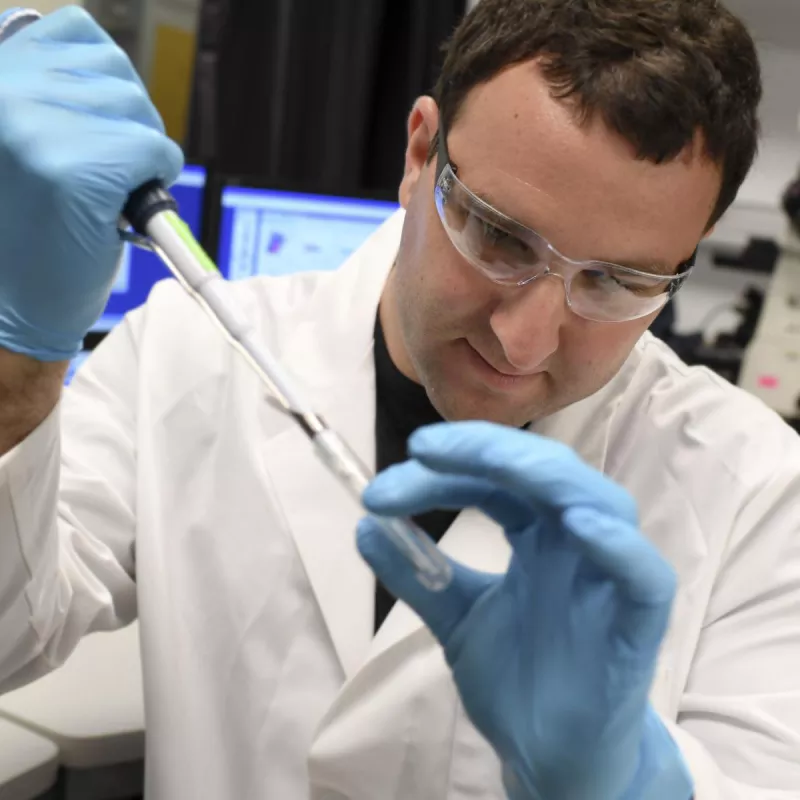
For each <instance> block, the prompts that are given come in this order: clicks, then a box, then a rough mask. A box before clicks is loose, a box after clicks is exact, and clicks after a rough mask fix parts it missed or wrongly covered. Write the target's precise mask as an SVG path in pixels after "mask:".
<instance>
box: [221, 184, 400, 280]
mask: <svg viewBox="0 0 800 800" xmlns="http://www.w3.org/2000/svg"><path fill="white" fill-rule="evenodd" d="M397 208H398V205H397V203H388V202H382V201H378V200H359V199H354V198H346V197H332V196H327V195H308V194H294V193H291V192H277V191H270V190H263V189H245V188H238V187H236V188H234V187H230V186H229V187H227V188H226V189H224V190H223V193H222V227H221V230H220V239H219V242H220V245H219V252H218V254H217V265H218V266H219V268H220V271H221V272H222V273H223V274H224V275H225V276H226V277H227V278H229V279H230V280H238V279H241V278H249V277H252V276H255V275H286V274H288V273H293V272H301V271H309V270H333V269H336V268H337V267H339V266H340V265H341V264H342V263H343V262H344V261H346V260H347V258H348V257H349V256H350V255H351V254H352V253H353V252H354V251H355V250H357V249H358V248H359V247H360V246H361V245H362V244H363V243H364V241H366V239H368V238H369V236H370V235H371V234H372V233H373V232H374V231H375V230H376V229H377V228H379V227H380V225H381V224H382V223H383V222H385V221H386V219H387V218H388V217H390V216H391V215H392V214H393V213H394V212H395V211H396V210H397Z"/></svg>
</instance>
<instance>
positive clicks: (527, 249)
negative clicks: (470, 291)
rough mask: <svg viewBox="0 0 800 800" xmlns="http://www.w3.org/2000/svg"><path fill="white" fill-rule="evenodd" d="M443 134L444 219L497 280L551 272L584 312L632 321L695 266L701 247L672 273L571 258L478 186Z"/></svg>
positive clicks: (439, 200)
mask: <svg viewBox="0 0 800 800" xmlns="http://www.w3.org/2000/svg"><path fill="white" fill-rule="evenodd" d="M438 139H439V144H438V165H437V171H438V176H437V182H436V190H435V199H436V208H437V209H438V211H439V217H440V218H441V220H442V225H443V226H444V229H445V231H446V232H447V235H448V237H449V238H450V241H451V242H452V243H453V246H454V247H455V248H456V250H457V251H458V252H459V253H460V254H461V255H462V256H463V257H464V258H465V259H466V260H467V261H468V262H469V263H470V264H471V265H472V266H473V267H475V268H476V269H477V270H479V271H480V272H481V273H482V274H483V275H485V276H486V277H487V278H489V279H490V280H492V281H494V282H495V283H498V284H503V285H508V286H525V285H526V284H529V283H531V282H532V281H535V280H536V279H537V278H541V277H542V276H545V275H551V276H554V277H557V278H560V279H561V280H562V281H563V282H564V286H565V289H566V298H567V304H568V306H569V308H570V309H571V310H572V311H573V312H574V313H575V314H577V315H578V316H580V317H583V318H584V319H588V320H592V321H595V322H626V321H630V320H635V319H640V318H642V317H646V316H648V315H649V314H652V313H654V312H655V311H658V310H659V309H660V308H663V306H664V305H666V303H667V301H668V300H669V299H670V298H672V297H674V296H675V294H676V292H677V291H678V290H679V289H680V288H681V286H683V284H684V283H685V281H686V279H687V278H688V277H689V275H690V274H691V272H692V268H693V267H694V263H695V258H696V255H697V253H696V251H695V254H694V255H693V256H692V257H691V258H690V259H689V260H688V261H686V262H684V263H682V264H680V265H679V266H678V269H677V274H671V275H664V274H656V273H654V272H642V271H639V270H635V269H631V268H629V267H623V266H619V265H617V264H608V263H606V262H604V261H574V260H573V259H571V258H567V257H566V256H564V255H562V254H561V253H559V251H558V250H556V248H555V247H553V245H551V244H550V243H549V242H548V241H547V240H546V239H545V238H544V237H542V236H540V235H539V234H538V233H536V231H534V230H532V229H531V228H528V227H526V226H524V225H522V224H521V223H519V222H516V221H515V220H513V219H511V218H509V217H507V216H506V215H505V214H503V213H501V212H500V211H497V209H495V208H493V207H492V206H490V205H489V204H488V203H486V202H484V201H483V200H481V198H480V197H478V196H477V195H475V194H473V193H472V192H471V191H470V190H469V189H468V188H467V187H466V186H465V185H464V184H463V183H462V182H461V181H460V180H459V178H458V175H457V174H456V173H457V167H456V166H455V165H453V164H452V162H451V161H450V157H449V154H448V151H447V143H446V140H445V135H444V131H442V130H440V131H439V135H438Z"/></svg>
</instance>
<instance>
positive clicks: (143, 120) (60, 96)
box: [35, 72, 165, 134]
mask: <svg viewBox="0 0 800 800" xmlns="http://www.w3.org/2000/svg"><path fill="white" fill-rule="evenodd" d="M49 77H51V78H52V83H51V85H50V86H49V87H48V88H47V89H46V93H42V96H41V97H38V98H35V99H37V100H38V101H39V102H40V103H43V104H44V105H48V106H58V107H61V108H64V109H67V110H72V111H75V112H77V113H79V114H91V115H93V116H99V117H106V118H108V119H116V120H125V121H130V122H136V123H138V124H140V125H145V126H146V127H148V128H152V129H153V130H155V131H158V132H159V133H161V134H163V133H164V132H165V129H164V123H163V121H162V119H161V115H160V114H159V113H158V111H157V110H156V108H155V106H154V105H153V103H152V102H151V101H150V98H149V97H148V96H147V94H146V93H145V92H144V90H143V89H141V88H140V87H139V85H138V84H136V83H133V82H131V81H129V80H123V79H120V78H112V77H106V76H102V75H98V76H97V77H96V78H93V79H91V78H86V77H78V76H76V75H75V74H67V73H64V72H61V73H55V74H54V73H49Z"/></svg>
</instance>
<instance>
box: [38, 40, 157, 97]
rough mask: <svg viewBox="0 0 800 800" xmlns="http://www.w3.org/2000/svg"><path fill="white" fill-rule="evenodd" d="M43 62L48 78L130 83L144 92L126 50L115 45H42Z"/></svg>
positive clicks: (142, 84)
mask: <svg viewBox="0 0 800 800" xmlns="http://www.w3.org/2000/svg"><path fill="white" fill-rule="evenodd" d="M43 50H44V52H42V53H41V62H42V67H43V71H44V73H45V75H46V76H49V75H55V77H56V78H58V77H59V76H61V75H66V76H73V77H74V78H86V79H90V80H98V79H100V78H103V77H109V78H119V79H120V80H124V81H130V82H131V83H133V84H135V85H136V86H138V87H139V88H140V89H141V90H142V91H146V89H145V86H144V83H143V82H142V79H141V77H140V75H139V73H138V72H137V71H136V68H135V67H134V66H133V63H132V62H131V60H130V58H129V57H128V55H127V53H125V51H124V50H122V49H120V48H119V47H118V46H117V45H116V44H114V43H113V42H111V43H108V44H106V43H103V44H72V45H69V46H68V47H64V46H62V45H56V46H53V47H46V46H43Z"/></svg>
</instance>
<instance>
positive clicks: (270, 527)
mask: <svg viewBox="0 0 800 800" xmlns="http://www.w3.org/2000/svg"><path fill="white" fill-rule="evenodd" d="M401 226H402V214H399V215H398V216H397V217H395V218H393V219H392V220H390V221H389V223H387V224H386V225H385V226H384V227H383V228H382V229H381V230H380V231H379V232H378V233H377V234H376V235H375V236H374V237H373V238H372V239H371V240H370V241H369V242H368V243H367V244H366V245H365V246H364V247H363V248H362V249H361V251H359V252H358V253H357V254H356V255H355V256H354V257H353V258H352V259H351V260H350V262H349V263H348V264H347V265H345V266H344V267H343V268H342V269H341V270H340V271H338V272H337V273H332V274H324V275H312V274H304V275H297V276H293V277H289V278H280V279H258V280H255V281H251V282H247V283H243V284H240V285H238V286H237V292H238V294H239V297H240V299H241V301H242V303H243V304H244V305H245V306H246V308H247V310H248V312H249V313H250V314H251V315H252V318H253V320H255V321H256V324H257V325H258V326H259V330H260V333H261V335H262V336H263V337H264V340H265V341H266V342H268V343H269V345H270V347H271V348H272V349H273V351H274V352H275V353H276V354H277V356H278V357H279V358H280V359H281V360H282V361H283V363H284V364H285V365H286V366H287V367H288V368H289V369H290V370H291V372H292V373H293V375H294V377H295V379H296V380H297V381H298V383H299V384H300V385H302V387H303V390H304V391H305V392H306V394H307V395H308V397H309V398H310V399H311V401H312V403H313V404H314V406H315V407H316V408H317V409H318V410H319V411H320V412H321V413H322V414H323V415H324V416H325V417H326V418H327V419H328V421H329V422H330V423H331V424H332V425H333V426H334V427H335V428H337V429H338V430H340V431H341V432H342V433H343V434H344V436H345V437H346V438H347V439H348V440H349V441H350V442H352V443H353V445H354V446H355V448H356V449H357V450H358V451H359V453H360V454H361V456H362V457H363V458H364V459H365V460H366V461H367V463H370V462H373V463H374V457H375V442H374V418H375V408H374V405H375V398H374V380H375V378H374V369H373V361H372V331H373V323H374V319H375V313H376V309H377V304H378V300H379V296H380V294H381V290H382V287H383V284H384V280H385V277H386V275H387V273H388V271H389V269H390V266H391V264H392V261H393V259H394V256H395V253H396V250H397V245H398V241H399V236H400V229H401ZM536 427H537V430H538V431H539V432H540V433H543V434H546V435H549V436H552V437H555V438H557V439H560V440H562V441H564V442H566V443H568V444H569V445H571V446H572V447H574V448H575V449H576V450H577V451H578V452H579V453H580V454H581V456H582V457H583V458H584V459H585V460H587V461H588V462H589V463H591V464H593V465H595V466H596V467H598V468H600V469H602V470H604V471H605V473H606V474H608V475H610V476H611V477H612V478H614V479H616V480H617V481H620V482H621V483H622V484H623V485H625V486H626V487H627V488H628V489H629V490H630V491H631V492H632V493H633V494H634V495H635V496H636V498H637V499H638V501H639V503H640V505H641V520H642V530H643V531H644V533H645V535H646V536H648V537H649V538H650V539H651V540H652V541H653V542H655V544H656V545H657V546H658V547H659V548H660V549H661V551H662V552H663V553H664V555H665V556H666V557H667V558H668V559H669V560H670V561H671V562H672V564H674V566H675V567H676V569H677V571H678V573H679V576H680V584H681V586H680V594H679V596H678V599H677V602H676V604H675V610H674V616H673V619H672V625H671V628H670V631H669V634H668V636H667V638H666V641H665V643H664V647H663V652H662V654H661V659H660V662H659V667H658V672H657V677H656V680H655V683H654V685H653V691H652V700H653V703H654V704H655V707H656V708H657V710H658V711H659V712H660V714H661V715H662V716H663V718H664V720H665V721H666V722H667V723H668V724H669V725H670V726H671V729H672V730H673V731H674V735H675V736H676V738H677V740H678V742H679V743H680V746H681V748H682V749H683V752H684V753H685V756H686V759H687V761H688V763H689V765H690V767H691V770H692V772H693V774H694V776H695V779H696V783H697V795H696V797H697V800H767V798H770V799H777V798H798V797H800V440H798V438H797V437H796V436H795V435H794V434H793V433H791V432H790V431H789V430H788V428H786V427H785V426H784V425H783V424H782V423H781V422H780V421H779V420H778V419H777V417H775V416H774V415H773V414H772V413H771V412H770V411H768V410H767V409H766V408H765V407H763V406H762V405H761V404H760V403H759V402H758V401H756V400H754V399H751V398H749V397H748V396H746V395H744V394H743V393H741V392H739V391H738V390H737V389H735V388H732V387H731V386H729V385H728V384H726V383H725V382H723V381H721V380H720V379H718V378H717V377H715V376H713V375H711V374H710V373H708V372H706V371H704V370H699V369H689V368H687V367H686V366H684V365H683V364H682V363H681V362H680V361H678V360H677V358H675V356H674V355H673V354H672V353H671V352H670V351H668V350H667V349H666V348H665V347H664V346H663V345H661V344H660V343H659V342H657V341H656V340H654V339H653V338H652V337H650V336H649V335H647V336H645V337H644V338H643V339H642V341H641V342H640V343H639V345H638V346H637V347H636V349H635V351H634V353H633V354H632V356H631V358H630V359H629V361H628V362H627V363H626V365H625V366H624V368H623V369H622V371H621V373H620V374H619V375H618V377H617V378H615V379H614V380H613V381H612V382H611V384H610V385H609V386H607V387H606V388H605V389H603V390H602V391H601V392H600V393H599V394H597V395H596V396H594V397H591V398H589V399H588V400H586V401H584V402H581V403H579V404H577V405H575V406H573V407H571V408H569V409H567V410H566V411H563V412H561V413H559V414H556V415H555V416H553V417H552V418H550V419H547V420H545V421H544V422H542V423H541V424H539V425H537V426H536ZM59 443H60V447H59ZM360 515H361V511H360V510H359V508H358V507H357V505H356V504H355V503H354V502H353V501H351V500H350V499H349V498H348V496H347V495H346V494H345V493H344V492H343V491H342V490H341V489H340V487H339V486H338V484H337V483H336V482H335V481H334V480H333V479H332V478H331V477H330V476H329V475H328V473H327V472H326V471H325V469H324V468H323V467H322V466H321V465H320V464H319V463H318V461H317V460H316V457H315V456H314V454H313V452H312V450H311V448H310V446H309V444H308V442H307V441H306V439H305V438H304V435H303V434H302V433H301V432H300V431H299V430H298V428H297V427H296V426H295V424H294V423H293V422H291V421H290V420H288V419H286V418H285V417H284V416H282V415H281V414H280V413H278V412H277V411H276V410H275V409H273V408H272V407H271V406H270V405H269V403H268V402H266V401H265V393H264V390H263V389H262V387H261V386H260V385H259V383H258V382H257V381H256V380H255V379H254V378H253V377H252V375H251V374H250V372H249V371H248V369H247V368H246V367H245V366H243V365H242V363H240V361H239V359H238V356H237V355H236V354H234V353H233V351H232V350H231V349H230V348H229V347H228V346H227V345H226V344H225V343H223V341H222V340H221V338H220V336H219V335H218V333H217V331H216V330H215V329H214V327H213V326H212V325H211V324H209V322H208V321H207V319H206V318H205V317H204V316H203V314H202V312H201V311H200V309H199V308H198V307H197V306H195V305H194V304H193V303H192V302H191V301H190V300H188V299H187V298H186V297H185V296H184V294H183V293H182V291H181V290H180V289H179V288H178V287H177V286H176V285H174V284H171V283H165V284H162V285H160V286H159V287H158V288H157V289H156V290H155V291H154V293H153V296H152V297H151V299H150V301H149V302H148V304H147V306H146V307H145V308H144V309H143V310H141V311H138V312H136V313H134V314H133V315H131V316H130V317H129V318H128V320H127V321H126V322H124V323H123V324H122V326H121V327H120V328H119V329H117V330H116V331H115V332H114V333H113V334H112V335H111V336H110V338H109V340H108V341H107V342H106V343H105V344H104V345H103V346H101V348H100V349H99V350H98V352H97V353H96V354H95V355H94V356H93V357H92V358H91V359H90V361H89V362H88V363H87V364H86V365H85V366H84V368H83V371H82V372H81V374H80V375H79V377H78V378H77V380H76V382H75V383H74V385H73V387H72V388H71V389H70V390H69V391H68V392H67V394H66V396H65V398H64V400H63V402H62V404H61V406H60V408H59V409H58V410H57V411H56V412H54V413H53V414H52V415H51V417H50V418H49V419H48V420H47V421H46V422H45V423H44V424H43V425H42V426H41V427H40V428H39V429H38V430H37V431H35V432H34V433H33V434H32V435H31V436H30V437H29V438H28V439H27V440H26V441H25V442H24V443H22V444H21V445H20V446H19V447H18V448H16V449H15V450H14V451H12V452H11V453H9V454H7V455H6V456H5V457H4V458H2V459H1V460H0V689H3V690H4V689H9V688H11V687H13V686H16V685H19V684H20V683H22V682H25V681H27V680H30V679H32V678H34V677H35V676H36V675H38V674H40V673H42V672H43V671H45V670H48V669H50V668H52V667H53V666H54V665H56V664H58V663H60V662H61V661H63V659H65V658H66V657H67V655H68V654H69V652H70V651H71V650H72V648H73V647H74V646H75V644H76V642H77V641H78V639H79V637H80V636H82V635H83V634H84V633H86V632H87V631H90V630H99V629H107V628H113V627H115V626H119V625H122V624H124V623H127V622H129V621H130V620H132V619H133V618H134V616H135V615H136V614H137V613H138V616H139V618H140V620H141V638H142V657H143V667H144V679H145V684H146V686H145V689H146V691H145V696H146V716H147V797H148V800H178V799H179V798H181V799H182V798H187V799H190V800H205V799H206V798H207V799H208V800H256V799H257V800H307V799H308V798H311V799H312V800H344V799H345V798H347V800H490V799H491V800H499V798H502V797H503V796H504V795H503V790H502V784H501V779H500V765H499V763H498V761H497V759H496V757H495V756H494V754H493V752H492V750H491V749H490V748H489V746H488V745H487V744H486V742H485V741H484V740H483V739H482V738H481V737H480V736H479V735H478V733H477V732H476V731H475V729H474V728H473V727H472V726H471V724H470V723H469V721H468V720H467V719H466V717H465V715H464V712H463V710H462V708H461V706H460V704H459V701H458V697H457V694H456V691H455V688H454V686H453V683H452V681H451V679H450V675H449V673H448V670H447V668H446V665H445V662H444V660H443V658H442V654H441V652H440V649H439V647H438V646H437V644H436V643H435V642H434V640H433V639H432V637H431V636H430V635H429V633H428V632H427V630H426V629H424V628H423V627H422V626H421V623H420V621H419V620H418V619H417V618H416V617H415V616H414V615H413V614H412V613H411V612H410V611H409V610H408V609H407V608H406V607H405V606H400V605H398V606H397V607H396V608H395V609H394V610H393V611H392V613H391V614H390V616H389V618H388V619H387V621H386V623H385V624H384V625H383V627H382V628H381V630H380V631H379V633H378V635H377V636H376V637H373V633H372V629H373V606H374V589H375V586H374V579H373V577H372V575H371V573H370V571H369V570H368V569H367V567H366V566H365V565H364V564H363V563H362V561H361V560H360V558H359V556H358V555H357V552H356V548H355V544H354V529H355V526H356V522H357V520H358V519H359V517H360ZM442 547H443V549H444V550H446V551H447V552H448V553H450V554H451V555H452V556H454V557H455V558H457V559H459V560H461V561H463V562H464V563H466V564H470V565H472V566H475V567H479V568H481V569H484V570H495V571H501V570H503V568H504V566H505V565H506V563H507V560H508V555H509V553H508V548H507V545H506V543H505V541H504V538H503V536H502V533H501V532H500V531H499V529H497V528H496V526H495V525H494V524H493V523H491V522H489V521H488V520H487V519H485V518H483V517H482V516H480V515H479V514H478V513H476V512H469V511H468V512H465V513H464V514H463V515H462V516H461V517H460V518H459V519H458V521H457V522H456V523H455V525H454V526H453V527H452V529H451V530H450V531H449V532H448V533H447V535H446V536H445V538H444V540H443V542H442Z"/></svg>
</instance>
